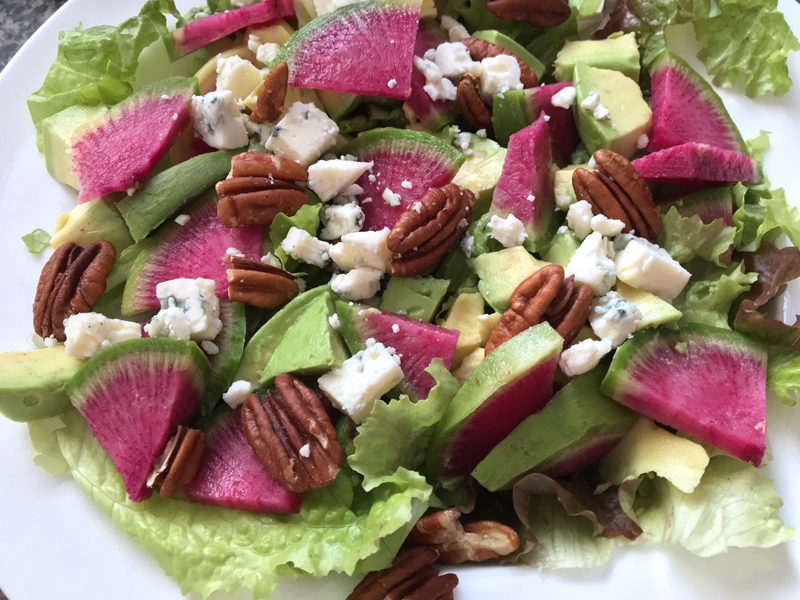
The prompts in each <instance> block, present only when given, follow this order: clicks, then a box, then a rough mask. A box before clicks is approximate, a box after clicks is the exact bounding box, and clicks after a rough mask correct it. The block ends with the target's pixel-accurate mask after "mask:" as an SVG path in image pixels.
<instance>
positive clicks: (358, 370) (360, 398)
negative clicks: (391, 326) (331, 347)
mask: <svg viewBox="0 0 800 600" xmlns="http://www.w3.org/2000/svg"><path fill="white" fill-rule="evenodd" d="M402 380H403V370H402V369H401V368H400V357H399V356H397V354H396V353H395V350H394V348H387V347H386V346H384V345H383V344H381V343H379V342H376V341H375V340H374V339H373V338H370V339H368V340H367V347H366V349H364V350H361V351H360V352H358V353H356V354H355V355H354V356H352V357H350V358H348V359H347V360H346V361H344V363H343V364H342V367H341V368H340V369H334V370H333V371H330V372H329V373H326V374H325V375H323V376H322V377H320V378H319V379H318V380H317V383H318V384H319V387H320V389H321V390H322V391H323V392H325V395H327V396H328V398H330V400H331V402H332V403H333V404H334V406H336V408H338V409H339V410H341V411H342V412H343V413H345V414H346V415H348V416H349V417H350V418H351V419H353V421H355V422H356V423H358V424H360V423H363V422H364V421H365V420H366V418H367V416H368V415H369V413H370V411H371V410H372V407H373V405H374V404H375V401H376V400H377V399H378V398H380V397H381V396H383V395H384V394H385V393H386V392H388V391H389V390H391V389H392V388H393V387H395V386H396V385H397V384H398V383H400V382H401V381H402Z"/></svg>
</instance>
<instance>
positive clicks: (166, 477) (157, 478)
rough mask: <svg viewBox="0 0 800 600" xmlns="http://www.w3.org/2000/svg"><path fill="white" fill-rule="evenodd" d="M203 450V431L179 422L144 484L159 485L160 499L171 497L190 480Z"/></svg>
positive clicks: (148, 485)
mask: <svg viewBox="0 0 800 600" xmlns="http://www.w3.org/2000/svg"><path fill="white" fill-rule="evenodd" d="M205 449H206V434H205V433H203V432H202V431H198V430H197V429H189V428H188V427H185V426H183V425H181V426H179V427H178V433H176V434H175V435H174V436H172V438H170V440H169V441H168V442H167V446H166V448H164V452H162V453H161V456H159V457H158V459H157V460H156V464H155V467H154V469H153V472H152V473H151V474H150V477H148V478H147V487H150V488H152V487H159V492H158V493H159V494H160V495H161V497H162V498H171V497H172V496H174V495H175V494H177V493H178V492H180V491H181V490H182V489H183V488H184V486H186V485H187V484H188V483H189V482H191V481H192V479H194V477H195V475H197V469H198V468H199V467H200V459H202V458H203V452H205Z"/></svg>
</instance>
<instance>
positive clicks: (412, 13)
mask: <svg viewBox="0 0 800 600" xmlns="http://www.w3.org/2000/svg"><path fill="white" fill-rule="evenodd" d="M420 4H421V3H420V2H419V1H414V0H379V1H378V2H359V3H357V4H351V5H349V6H345V7H343V8H340V9H338V10H335V11H333V12H329V13H327V14H324V15H322V16H321V17H318V18H316V19H314V20H313V21H311V22H310V23H309V24H308V25H306V26H305V27H303V28H302V29H301V30H300V31H298V32H296V33H294V34H292V37H290V38H289V41H288V42H286V44H284V46H283V47H282V48H281V51H280V53H279V54H278V57H277V58H276V59H275V62H276V63H279V62H285V63H286V64H287V65H288V66H289V86H290V87H301V88H314V89H320V90H330V91H331V92H342V93H345V94H361V95H364V96H382V97H385V98H397V99H399V100H405V99H406V98H408V95H409V94H410V93H411V67H412V64H411V63H412V60H413V58H414V40H415V38H416V35H417V25H418V24H419V13H420Z"/></svg>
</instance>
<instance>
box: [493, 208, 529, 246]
mask: <svg viewBox="0 0 800 600" xmlns="http://www.w3.org/2000/svg"><path fill="white" fill-rule="evenodd" d="M489 229H491V230H492V233H491V237H493V238H494V239H496V240H497V241H498V242H500V243H501V244H503V246H505V247H506V248H513V247H514V246H521V245H522V244H523V242H524V241H525V238H527V237H528V234H527V233H525V225H523V223H522V221H520V220H519V219H518V218H517V217H515V216H514V215H512V214H509V215H508V216H507V217H506V218H505V219H503V218H501V217H500V216H498V215H493V216H492V218H491V220H490V221H489Z"/></svg>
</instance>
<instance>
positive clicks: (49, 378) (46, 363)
mask: <svg viewBox="0 0 800 600" xmlns="http://www.w3.org/2000/svg"><path fill="white" fill-rule="evenodd" d="M84 362H85V361H84V360H83V359H82V358H77V357H75V356H69V355H67V354H66V353H65V347H64V345H63V344H58V345H56V346H53V347H52V348H43V349H41V350H31V351H28V352H3V353H2V354H0V414H2V415H3V416H5V417H7V418H9V419H11V420H12V421H19V422H22V423H25V422H28V421H37V420H39V419H47V418H49V417H55V416H57V415H60V414H61V413H62V412H64V411H65V410H67V409H68V408H69V407H70V401H69V398H68V397H67V394H66V392H65V391H64V386H65V385H66V383H67V382H68V381H69V380H70V379H72V376H73V375H75V373H77V372H78V371H79V370H80V368H81V367H82V366H83V364H84Z"/></svg>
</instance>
